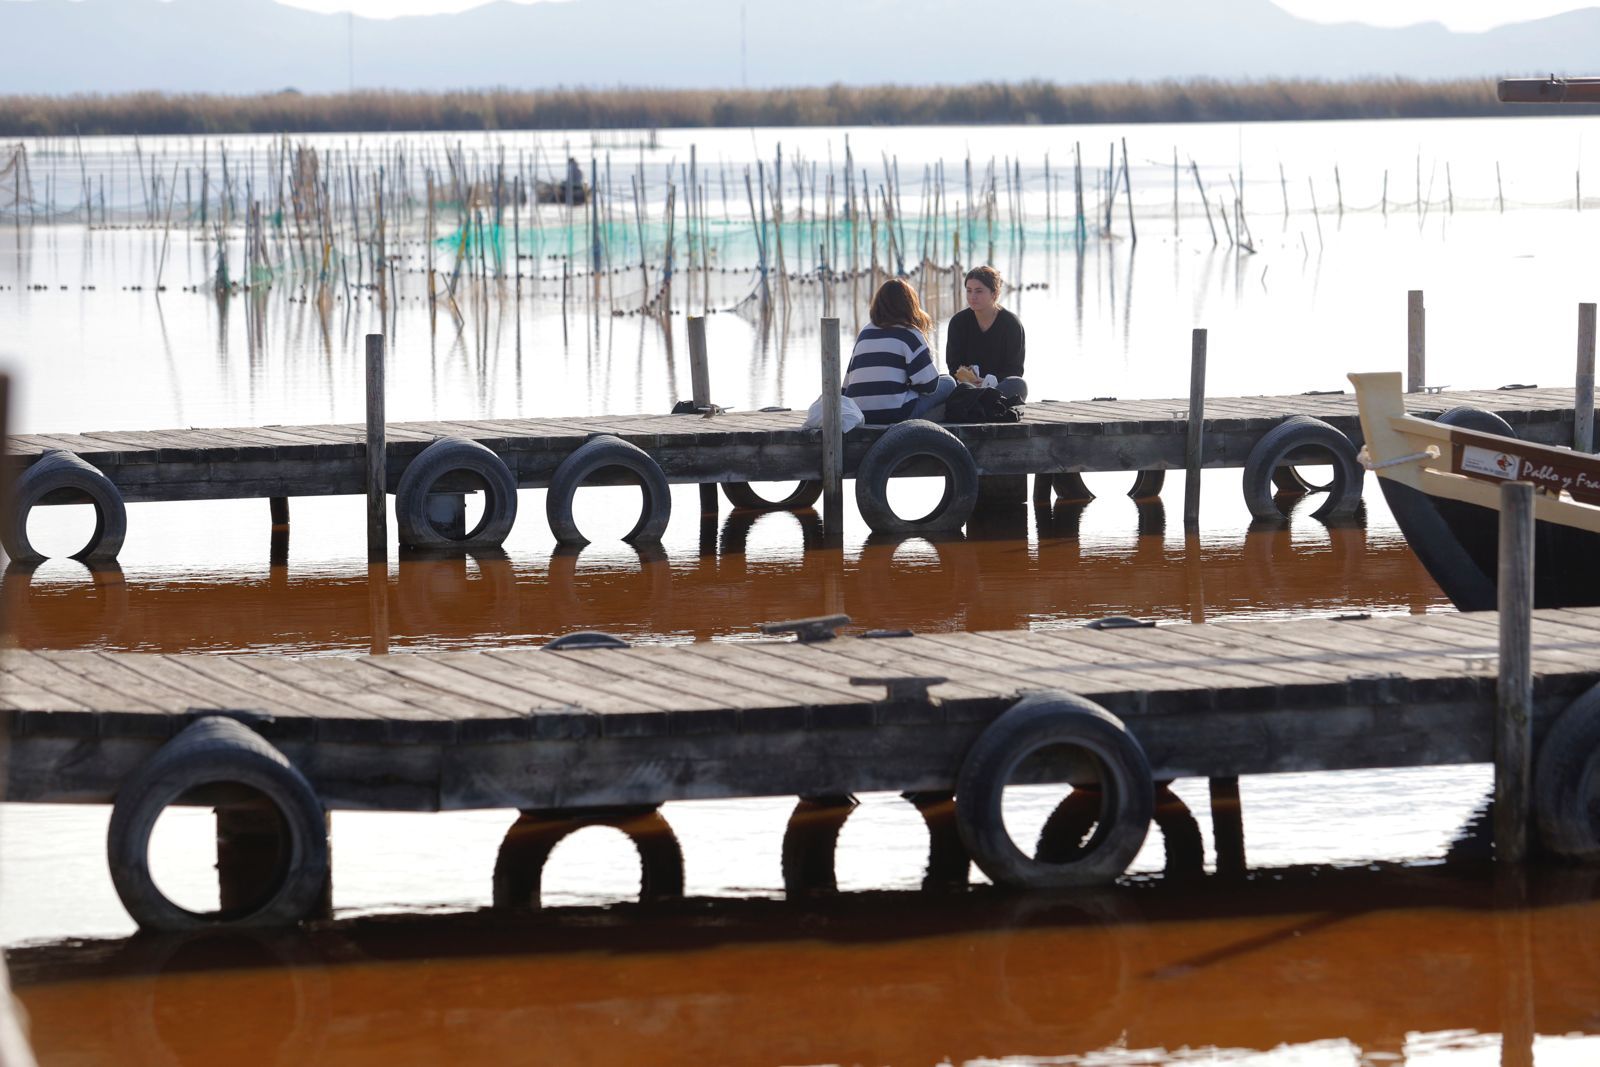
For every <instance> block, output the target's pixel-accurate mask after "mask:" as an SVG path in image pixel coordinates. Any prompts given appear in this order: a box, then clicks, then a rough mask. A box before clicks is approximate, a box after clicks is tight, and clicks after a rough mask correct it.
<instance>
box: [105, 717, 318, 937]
mask: <svg viewBox="0 0 1600 1067" xmlns="http://www.w3.org/2000/svg"><path fill="white" fill-rule="evenodd" d="M221 782H229V783H236V784H239V785H245V786H249V787H251V788H253V789H255V790H257V791H259V792H260V793H262V794H263V795H264V796H266V797H267V799H269V800H271V801H272V802H273V804H275V805H276V806H277V808H278V812H279V814H280V815H281V816H282V817H283V821H284V826H285V828H286V829H287V831H288V852H289V855H288V861H287V863H286V864H285V866H284V871H283V877H282V881H281V883H280V884H279V886H278V887H277V889H276V891H275V892H273V893H272V894H271V895H270V896H268V897H267V898H266V899H265V900H264V901H263V902H262V903H261V904H260V905H259V906H258V907H256V908H255V909H254V910H253V911H250V912H247V913H242V914H232V913H214V914H209V915H208V914H201V913H198V912H192V911H189V910H188V909H186V908H181V907H179V906H178V905H176V904H174V903H173V902H172V901H170V900H168V899H167V897H166V895H165V894H163V893H162V892H161V890H160V889H159V888H157V886H156V884H155V879H154V878H153V877H152V876H151V874H150V862H149V855H150V832H151V831H152V830H153V829H154V828H155V824H156V819H157V818H159V817H160V815H161V812H162V810H163V809H165V808H166V807H167V805H169V804H171V803H172V802H173V801H174V800H176V799H178V798H179V797H180V796H182V795H183V794H184V793H186V792H188V791H189V790H191V789H193V788H195V787H196V786H201V785H208V784H214V783H221ZM106 854H107V859H108V860H109V862H110V866H111V881H112V883H113V884H114V885H115V886H116V890H117V896H119V897H121V898H122V903H123V906H124V907H126V908H127V909H128V914H130V915H131V916H133V919H134V921H135V922H137V923H138V924H139V926H140V927H141V928H143V929H148V930H168V931H181V930H202V929H214V928H216V927H219V926H222V925H224V924H229V925H240V926H289V925H292V924H294V923H298V922H300V921H301V920H303V919H305V918H307V917H309V916H311V915H312V914H313V912H314V911H315V910H316V908H317V906H318V905H319V903H320V902H321V900H322V895H323V892H324V889H325V888H326V885H327V881H328V862H329V861H328V828H327V813H326V812H325V811H324V809H323V806H322V802H321V800H319V799H318V798H317V794H316V792H315V791H314V790H313V789H312V788H311V784H310V783H309V782H307V781H306V779H305V776H304V775H302V774H301V773H300V772H299V771H298V770H296V769H295V767H294V765H293V764H292V763H290V762H289V761H288V760H287V759H285V758H284V756H283V753H281V752H279V751H278V750H277V749H276V748H273V747H272V745H270V744H268V743H267V741H266V740H265V739H264V738H262V737H261V736H260V735H259V734H257V733H255V732H254V731H253V730H251V729H250V728H249V727H247V726H245V725H244V724H242V723H240V722H237V721H235V720H233V719H228V718H223V717H221V716H216V715H212V716H206V717H204V718H200V719H196V720H195V721H194V722H193V723H191V724H190V725H188V726H187V727H185V728H184V729H183V730H182V731H181V732H180V733H179V734H178V735H177V736H176V737H174V738H172V739H171V740H170V741H168V742H167V743H166V744H164V745H162V746H161V748H160V749H158V750H157V751H156V754H155V755H153V756H151V757H150V759H149V760H147V761H146V762H145V763H144V764H143V765H141V766H140V767H139V768H138V769H137V770H135V771H134V772H133V773H132V774H130V775H129V776H128V777H127V778H126V779H124V780H123V782H122V785H121V786H120V787H118V789H117V796H116V801H115V802H114V803H113V804H112V807H111V825H110V827H109V829H108V830H107V832H106Z"/></svg>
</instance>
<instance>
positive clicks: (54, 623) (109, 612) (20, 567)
mask: <svg viewBox="0 0 1600 1067" xmlns="http://www.w3.org/2000/svg"><path fill="white" fill-rule="evenodd" d="M83 567H84V570H85V571H86V572H87V573H88V576H89V581H88V583H87V584H84V585H79V586H73V587H64V588H63V591H62V593H61V594H60V595H61V597H62V598H63V599H64V600H65V601H66V602H65V603H59V604H53V605H50V606H49V607H48V608H46V607H44V606H42V605H41V606H38V607H36V606H35V604H36V602H38V601H39V600H40V599H41V594H38V593H37V592H36V590H35V589H34V585H33V579H34V574H35V572H36V571H37V570H38V568H39V564H37V563H19V562H17V561H16V560H13V561H12V562H11V563H9V564H8V565H7V566H6V569H5V575H4V577H3V578H0V612H3V613H4V618H5V620H6V627H7V629H9V630H10V631H11V632H12V634H13V635H15V637H16V638H17V640H18V642H19V643H20V644H22V645H23V647H41V648H45V647H48V648H64V647H73V646H77V645H90V646H93V645H109V646H111V647H113V648H117V647H121V648H126V647H128V644H127V640H126V634H125V631H126V630H127V627H128V582H127V579H126V578H124V577H123V574H122V567H121V566H119V565H118V564H117V562H116V561H115V560H111V561H108V562H95V563H84V564H83ZM48 598H49V599H54V598H55V597H54V594H51V595H49V597H48ZM82 609H87V610H82ZM64 623H69V624H70V625H71V627H72V629H71V631H70V632H63V629H62V626H63V624H64Z"/></svg>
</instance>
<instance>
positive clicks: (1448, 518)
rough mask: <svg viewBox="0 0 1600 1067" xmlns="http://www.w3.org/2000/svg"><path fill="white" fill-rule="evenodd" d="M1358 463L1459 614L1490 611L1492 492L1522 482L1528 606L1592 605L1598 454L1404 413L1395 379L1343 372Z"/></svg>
mask: <svg viewBox="0 0 1600 1067" xmlns="http://www.w3.org/2000/svg"><path fill="white" fill-rule="evenodd" d="M1349 377H1350V381H1351V382H1352V383H1354V384H1355V387H1356V400H1357V403H1358V404H1359V405H1360V407H1361V431H1362V433H1363V435H1364V436H1365V437H1366V445H1365V446H1364V447H1363V448H1362V450H1361V459H1362V462H1363V464H1364V465H1365V466H1366V467H1367V469H1369V470H1371V471H1373V472H1374V473H1376V474H1377V476H1378V484H1379V485H1380V486H1382V487H1383V496H1384V499H1385V500H1386V501H1388V504H1389V510H1390V511H1392V512H1393V513H1394V517H1395V521H1396V522H1397V523H1399V525H1400V531H1401V532H1402V533H1403V534H1405V537H1406V541H1407V542H1408V543H1409V544H1410V545H1411V550H1412V551H1413V552H1415V553H1416V554H1417V558H1418V559H1420V560H1421V561H1422V565H1423V566H1424V567H1426V568H1427V569H1428V573H1429V574H1430V575H1432V576H1433V580H1434V581H1435V582H1438V583H1439V588H1441V589H1443V590H1444V593H1445V595H1446V596H1448V597H1449V598H1450V600H1451V601H1452V602H1453V603H1454V604H1455V606H1456V607H1457V608H1459V609H1461V610H1462V611H1487V610H1493V609H1494V607H1495V606H1496V576H1497V574H1498V572H1499V566H1498V555H1499V549H1500V485H1501V484H1503V483H1505V482H1508V481H1525V482H1532V483H1533V485H1534V488H1535V493H1534V521H1535V526H1536V529H1535V532H1534V565H1533V580H1534V590H1533V599H1534V607H1537V608H1563V607H1581V606H1587V605H1595V604H1600V457H1596V456H1590V455H1586V454H1584V453H1581V452H1574V451H1572V450H1570V449H1566V448H1557V447H1553V446H1550V445H1536V444H1530V443H1529V442H1526V441H1521V440H1518V439H1517V438H1516V437H1508V436H1502V435H1499V434H1492V433H1485V432H1482V431H1480V430H1477V429H1468V428H1466V427H1464V426H1459V425H1446V424H1445V423H1444V422H1434V421H1430V420H1428V419H1420V418H1417V417H1415V416H1413V415H1407V414H1406V412H1405V398H1404V396H1403V395H1402V393H1401V384H1400V375H1399V374H1398V373H1381V374H1352V375H1350V376H1349Z"/></svg>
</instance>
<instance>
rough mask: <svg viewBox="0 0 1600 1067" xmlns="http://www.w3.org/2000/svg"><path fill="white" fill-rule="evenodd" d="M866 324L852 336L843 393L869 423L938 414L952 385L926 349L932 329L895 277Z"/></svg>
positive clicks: (881, 290)
mask: <svg viewBox="0 0 1600 1067" xmlns="http://www.w3.org/2000/svg"><path fill="white" fill-rule="evenodd" d="M868 316H869V318H870V319H871V325H869V326H868V327H866V328H865V329H864V330H862V331H861V334H860V336H858V337H857V338H856V347H855V350H854V351H853V352H852V353H851V354H850V367H849V369H848V370H846V372H845V376H844V395H845V396H847V397H849V398H850V399H851V400H854V401H855V402H856V404H857V405H859V406H860V408H861V414H862V415H864V416H865V417H866V421H867V422H869V423H872V424H873V425H877V426H883V425H887V424H888V423H893V422H903V421H904V420H906V419H926V418H931V419H933V420H934V421H935V422H937V421H938V420H939V417H940V415H941V414H942V408H943V405H944V401H945V398H946V397H948V396H949V395H950V394H951V393H952V392H954V391H955V387H956V382H955V379H954V378H951V377H950V376H949V375H947V374H940V373H939V369H938V368H937V367H935V366H934V363H933V356H932V354H931V353H930V352H929V351H928V333H929V331H931V330H932V329H933V323H932V322H931V321H929V319H928V316H927V313H926V312H924V311H923V310H922V305H921V303H919V302H918V300H917V291H916V290H915V289H913V288H912V287H911V286H910V285H909V284H908V283H907V282H905V281H904V280H903V279H900V278H890V279H889V280H888V281H886V282H884V283H883V285H882V286H880V287H879V289H878V292H877V294H876V295H874V296H873V298H872V308H871V310H870V311H869V313H868Z"/></svg>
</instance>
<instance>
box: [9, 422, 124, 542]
mask: <svg viewBox="0 0 1600 1067" xmlns="http://www.w3.org/2000/svg"><path fill="white" fill-rule="evenodd" d="M12 502H13V506H12V508H11V513H10V514H8V515H6V516H5V517H4V518H3V519H0V544H4V545H5V550H6V555H8V556H10V557H11V558H12V559H13V560H15V561H16V562H18V563H43V562H44V561H45V560H46V559H47V558H48V557H47V556H45V555H44V553H42V552H40V551H39V550H38V549H36V548H34V547H33V543H32V542H31V541H29V540H28V513H29V512H30V511H32V510H33V509H34V507H35V506H36V505H40V504H90V505H92V506H93V507H94V533H92V534H91V535H90V536H89V542H88V544H86V545H84V546H83V547H82V548H80V549H79V550H78V551H76V552H74V553H72V555H71V558H73V559H79V560H83V561H84V562H86V563H88V562H104V561H109V560H114V559H116V558H117V553H118V552H121V551H122V541H123V538H125V537H126V536H127V534H128V509H127V508H126V506H125V505H124V504H123V502H122V492H121V491H120V490H119V489H118V488H117V487H116V486H115V485H113V484H112V482H111V479H110V478H107V477H106V476H105V473H104V472H102V471H101V470H100V468H98V467H96V466H94V465H92V464H90V463H88V462H86V461H84V460H83V459H81V458H80V457H79V456H78V455H77V454H76V453H73V452H66V451H62V450H60V449H52V450H51V451H49V452H46V453H44V454H43V455H42V456H40V457H39V458H38V459H36V460H34V461H33V463H32V464H30V465H29V466H28V467H26V468H25V469H24V470H23V472H22V473H21V474H20V475H18V476H17V481H16V485H15V486H14V487H13V489H12Z"/></svg>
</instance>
